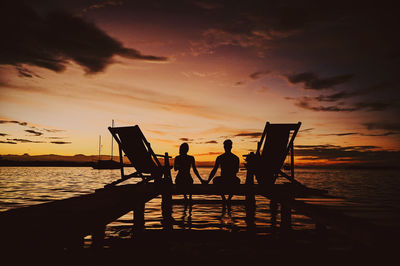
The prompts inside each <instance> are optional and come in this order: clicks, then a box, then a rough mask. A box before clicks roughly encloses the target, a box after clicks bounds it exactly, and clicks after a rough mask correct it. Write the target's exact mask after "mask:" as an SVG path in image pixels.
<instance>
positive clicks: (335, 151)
mask: <svg viewBox="0 0 400 266" xmlns="http://www.w3.org/2000/svg"><path fill="white" fill-rule="evenodd" d="M295 154H296V156H303V157H304V158H305V159H308V160H321V159H325V160H329V161H338V160H339V161H340V160H342V161H358V162H364V163H384V164H395V162H396V161H398V160H399V159H400V151H388V150H383V149H381V148H380V147H378V146H373V145H370V146H368V145H366V146H338V145H296V146H295Z"/></svg>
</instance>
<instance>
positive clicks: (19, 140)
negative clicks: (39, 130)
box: [7, 139, 44, 143]
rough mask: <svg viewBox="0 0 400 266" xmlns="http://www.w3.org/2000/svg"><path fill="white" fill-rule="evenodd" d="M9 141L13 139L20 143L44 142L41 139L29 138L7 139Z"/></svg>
mask: <svg viewBox="0 0 400 266" xmlns="http://www.w3.org/2000/svg"><path fill="white" fill-rule="evenodd" d="M7 140H9V141H15V142H20V143H44V142H43V141H36V140H29V139H7Z"/></svg>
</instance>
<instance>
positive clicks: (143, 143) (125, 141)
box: [107, 125, 172, 186]
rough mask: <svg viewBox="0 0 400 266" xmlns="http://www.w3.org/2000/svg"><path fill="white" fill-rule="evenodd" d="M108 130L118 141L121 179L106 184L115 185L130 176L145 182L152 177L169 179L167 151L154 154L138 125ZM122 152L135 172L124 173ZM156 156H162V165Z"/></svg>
mask: <svg viewBox="0 0 400 266" xmlns="http://www.w3.org/2000/svg"><path fill="white" fill-rule="evenodd" d="M108 130H109V131H110V132H111V135H112V136H113V137H114V139H115V141H116V142H117V143H118V148H119V160H120V164H121V179H119V180H117V181H114V182H112V183H110V184H108V185H107V186H113V185H116V184H118V183H120V182H123V181H125V180H127V179H129V178H132V177H134V178H142V179H143V181H145V182H147V181H150V180H152V179H154V180H155V182H161V181H163V180H164V181H170V179H171V167H170V165H169V158H171V157H170V156H168V153H165V154H164V155H159V154H155V153H154V151H153V149H152V148H151V146H150V143H149V142H148V141H147V140H146V138H145V136H144V135H143V133H142V131H141V130H140V128H139V126H137V125H136V126H129V127H109V128H108ZM123 154H125V156H126V157H128V159H129V161H130V162H131V164H132V166H133V167H134V168H135V169H136V172H134V173H131V174H128V175H126V174H125V173H124V162H123V159H124V155H123ZM158 157H163V158H164V165H162V164H161V162H160V161H159V160H158ZM171 182H172V180H171Z"/></svg>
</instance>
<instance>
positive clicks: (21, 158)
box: [0, 154, 400, 170]
mask: <svg viewBox="0 0 400 266" xmlns="http://www.w3.org/2000/svg"><path fill="white" fill-rule="evenodd" d="M100 158H101V160H109V159H110V156H109V155H101V156H100ZM98 159H99V156H98V155H83V154H76V155H73V156H66V155H56V154H45V155H29V154H24V155H14V154H7V155H0V166H74V167H79V166H84V167H89V166H92V165H93V163H94V162H97V160H98ZM113 160H114V161H119V157H118V156H114V157H113ZM159 160H160V162H161V163H162V164H163V163H164V162H163V159H162V158H159ZM124 163H125V164H129V160H128V159H127V158H124ZM170 163H171V165H172V164H173V159H171V160H170ZM213 165H214V162H213V161H212V162H210V161H196V166H197V167H212V166H213ZM241 167H244V166H241ZM296 168H307V169H377V170H381V169H400V166H397V165H393V164H390V163H387V164H379V163H369V164H365V163H353V164H350V163H341V164H323V165H318V164H301V163H297V164H296Z"/></svg>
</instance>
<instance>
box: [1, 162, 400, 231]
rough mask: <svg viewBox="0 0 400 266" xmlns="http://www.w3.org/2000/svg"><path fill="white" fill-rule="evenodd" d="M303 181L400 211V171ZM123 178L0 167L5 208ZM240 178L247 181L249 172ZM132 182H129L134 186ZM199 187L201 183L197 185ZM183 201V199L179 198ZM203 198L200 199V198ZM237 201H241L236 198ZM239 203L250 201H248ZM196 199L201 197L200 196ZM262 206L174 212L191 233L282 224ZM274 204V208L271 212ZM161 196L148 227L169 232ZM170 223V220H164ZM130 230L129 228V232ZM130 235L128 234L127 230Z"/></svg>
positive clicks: (299, 219)
mask: <svg viewBox="0 0 400 266" xmlns="http://www.w3.org/2000/svg"><path fill="white" fill-rule="evenodd" d="M199 172H200V175H202V176H207V175H208V173H209V172H210V169H209V168H199ZM296 175H297V177H298V179H299V181H300V182H302V183H304V184H306V185H308V186H310V187H314V188H321V189H328V190H329V191H330V193H331V194H334V195H338V196H345V197H347V198H348V199H350V200H352V201H355V202H360V203H366V204H368V205H370V206H380V207H385V206H386V207H387V206H390V207H391V208H393V211H396V212H398V211H399V210H400V194H399V193H398V191H399V190H400V178H398V173H397V172H396V171H367V170H346V171H344V170H310V169H298V170H297V172H296ZM119 177H120V172H119V170H118V169H116V170H93V169H91V168H86V167H82V168H74V167H1V168H0V210H1V211H4V210H7V209H10V208H16V207H22V206H28V205H33V204H38V203H43V202H47V201H51V200H56V199H63V198H68V197H72V196H77V195H81V194H86V193H91V192H94V191H95V189H98V188H101V187H103V186H104V185H105V184H107V183H110V182H112V181H114V180H116V179H118V178H119ZM238 177H239V178H240V179H241V180H242V181H241V183H244V180H245V172H244V171H240V172H239V175H238ZM134 182H135V180H130V181H128V182H127V183H134ZM195 182H196V183H197V182H198V180H196V181H195ZM198 197H199V198H200V199H207V200H217V199H220V198H219V197H218V196H211V195H209V196H198ZM174 198H178V199H179V197H174ZM199 198H197V199H199ZM235 199H236V197H235ZM237 199H240V200H245V198H244V197H237ZM194 200H196V198H194ZM255 201H256V203H257V204H256V206H257V208H255V206H252V205H246V204H232V206H230V207H229V208H228V206H226V207H225V209H224V207H223V205H222V204H194V205H193V206H192V205H190V204H188V205H187V206H185V205H173V206H172V210H171V221H170V222H171V226H172V229H191V230H210V229H220V230H239V231H240V230H246V231H247V230H248V231H255V232H257V233H269V232H271V228H274V227H275V226H279V221H280V216H279V212H278V210H277V209H276V208H274V206H273V204H270V202H269V201H268V200H267V199H265V198H263V197H260V196H256V197H255ZM270 205H271V207H272V208H270ZM132 220H133V214H132V212H130V213H128V214H126V215H124V216H122V217H121V218H119V219H118V220H117V221H115V222H113V223H111V224H110V225H109V226H108V230H109V231H110V232H111V231H112V230H113V229H112V228H113V226H115V228H118V230H124V229H123V227H124V228H129V226H131V224H132ZM162 221H163V215H162V212H161V196H160V197H157V198H155V199H153V200H151V201H150V202H148V203H147V204H146V209H145V226H146V228H149V229H161V228H163V224H162ZM163 222H164V221H163ZM292 222H293V228H294V229H302V228H309V227H311V226H312V222H311V221H310V220H309V219H308V218H306V217H304V216H302V215H298V214H296V213H295V214H294V215H293V220H292ZM125 231H126V230H125ZM125 231H124V232H125Z"/></svg>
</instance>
